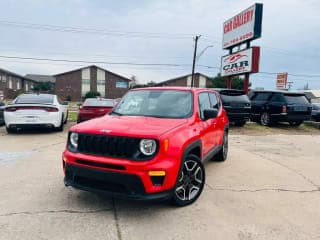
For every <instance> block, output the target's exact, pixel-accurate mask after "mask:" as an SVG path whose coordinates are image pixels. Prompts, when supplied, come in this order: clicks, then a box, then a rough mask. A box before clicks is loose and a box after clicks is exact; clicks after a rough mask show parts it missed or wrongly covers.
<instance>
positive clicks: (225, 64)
mask: <svg viewBox="0 0 320 240" xmlns="http://www.w3.org/2000/svg"><path fill="white" fill-rule="evenodd" d="M259 58H260V47H252V48H248V49H245V50H242V51H239V52H236V53H233V54H231V55H226V56H223V57H222V58H221V76H222V77H225V76H233V75H240V74H244V73H257V72H259Z"/></svg>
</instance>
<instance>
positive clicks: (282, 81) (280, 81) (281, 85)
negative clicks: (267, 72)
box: [277, 73, 288, 89]
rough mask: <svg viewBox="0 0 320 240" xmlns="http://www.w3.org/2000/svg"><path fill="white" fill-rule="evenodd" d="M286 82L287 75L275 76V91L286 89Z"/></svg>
mask: <svg viewBox="0 0 320 240" xmlns="http://www.w3.org/2000/svg"><path fill="white" fill-rule="evenodd" d="M287 80H288V73H278V74H277V89H286V87H287Z"/></svg>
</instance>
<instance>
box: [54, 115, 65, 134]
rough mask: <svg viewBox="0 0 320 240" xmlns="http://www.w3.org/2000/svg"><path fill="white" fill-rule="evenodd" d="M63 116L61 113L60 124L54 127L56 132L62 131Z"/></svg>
mask: <svg viewBox="0 0 320 240" xmlns="http://www.w3.org/2000/svg"><path fill="white" fill-rule="evenodd" d="M63 118H64V117H63V115H62V118H61V122H60V125H59V127H56V129H55V130H56V131H57V132H63V127H64V123H63V122H64V120H63Z"/></svg>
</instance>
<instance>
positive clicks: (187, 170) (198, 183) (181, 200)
mask: <svg viewBox="0 0 320 240" xmlns="http://www.w3.org/2000/svg"><path fill="white" fill-rule="evenodd" d="M204 183H205V170H204V167H203V164H202V162H201V161H200V159H199V157H198V156H196V155H193V154H190V155H188V156H187V157H186V158H185V160H184V161H183V162H182V166H181V170H180V173H179V176H178V178H177V182H176V186H175V188H174V193H173V202H174V204H176V205H177V206H181V207H182V206H187V205H189V204H192V203H193V202H194V201H196V200H197V198H198V197H199V196H200V194H201V192H202V190H203V187H204Z"/></svg>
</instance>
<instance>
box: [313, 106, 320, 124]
mask: <svg viewBox="0 0 320 240" xmlns="http://www.w3.org/2000/svg"><path fill="white" fill-rule="evenodd" d="M311 119H312V120H313V121H316V122H320V103H312V113H311Z"/></svg>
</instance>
